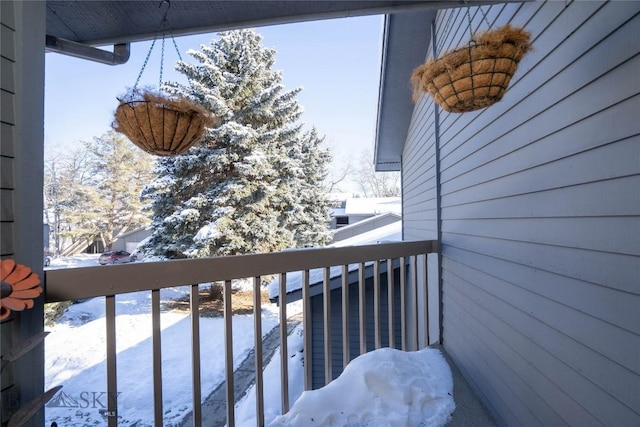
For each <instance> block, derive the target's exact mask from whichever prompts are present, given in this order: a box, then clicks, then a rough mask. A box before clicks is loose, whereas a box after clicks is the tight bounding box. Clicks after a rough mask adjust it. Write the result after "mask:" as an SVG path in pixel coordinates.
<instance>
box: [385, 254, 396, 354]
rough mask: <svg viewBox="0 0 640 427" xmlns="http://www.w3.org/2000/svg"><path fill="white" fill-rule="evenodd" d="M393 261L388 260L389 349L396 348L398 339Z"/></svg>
mask: <svg viewBox="0 0 640 427" xmlns="http://www.w3.org/2000/svg"><path fill="white" fill-rule="evenodd" d="M393 276H394V275H393V260H392V259H390V258H387V301H388V302H389V303H388V307H387V310H388V317H389V347H390V348H396V338H395V329H394V328H395V321H394V318H393V313H394V310H393V301H394V300H393V294H394V292H393V290H394V289H393V287H394V285H395V281H394V277H393Z"/></svg>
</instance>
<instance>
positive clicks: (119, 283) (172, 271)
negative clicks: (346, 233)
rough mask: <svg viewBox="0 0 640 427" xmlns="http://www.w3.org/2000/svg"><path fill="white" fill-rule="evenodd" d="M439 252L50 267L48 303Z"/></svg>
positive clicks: (370, 250)
mask: <svg viewBox="0 0 640 427" xmlns="http://www.w3.org/2000/svg"><path fill="white" fill-rule="evenodd" d="M436 251H437V242H436V241H432V240H421V241H413V242H393V243H379V244H374V245H364V246H348V247H339V248H313V249H296V250H286V251H282V252H272V253H266V254H251V255H235V256H226V257H214V258H199V259H181V260H170V261H160V262H143V263H132V264H123V265H110V266H96V267H82V268H69V269H60V270H46V271H45V273H44V276H45V302H56V301H72V300H78V299H82V298H91V297H97V296H105V295H117V294H123V293H128V292H137V291H144V290H152V289H162V288H168V287H172V286H182V285H187V284H197V283H206V282H217V281H224V280H232V279H241V278H248V277H258V276H266V275H270V274H277V273H286V272H289V271H302V270H311V269H314V268H323V267H331V266H336V265H346V264H354V263H359V262H366V261H373V260H382V259H388V258H399V257H402V256H412V255H422V254H427V253H433V252H436Z"/></svg>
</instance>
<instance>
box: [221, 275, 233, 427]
mask: <svg viewBox="0 0 640 427" xmlns="http://www.w3.org/2000/svg"><path fill="white" fill-rule="evenodd" d="M223 301H224V365H225V383H226V391H227V393H226V394H227V399H226V400H227V426H229V427H234V426H235V425H236V420H235V397H234V396H235V394H234V387H233V311H232V308H231V280H225V281H224V288H223Z"/></svg>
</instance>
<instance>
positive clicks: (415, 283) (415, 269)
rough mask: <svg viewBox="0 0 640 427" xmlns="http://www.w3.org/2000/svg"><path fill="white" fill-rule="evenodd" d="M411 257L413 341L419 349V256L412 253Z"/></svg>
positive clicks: (415, 347) (416, 348)
mask: <svg viewBox="0 0 640 427" xmlns="http://www.w3.org/2000/svg"><path fill="white" fill-rule="evenodd" d="M409 259H410V261H409V262H410V263H411V288H412V289H413V316H414V318H413V326H414V334H413V341H414V342H415V345H414V347H413V349H414V350H418V349H419V348H420V322H418V318H419V317H420V315H419V314H418V257H417V256H416V255H411V257H410V258H409Z"/></svg>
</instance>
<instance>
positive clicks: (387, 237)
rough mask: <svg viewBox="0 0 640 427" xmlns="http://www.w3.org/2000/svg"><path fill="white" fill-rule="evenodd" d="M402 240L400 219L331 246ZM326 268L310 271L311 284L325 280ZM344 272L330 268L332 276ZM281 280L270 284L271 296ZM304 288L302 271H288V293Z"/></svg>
mask: <svg viewBox="0 0 640 427" xmlns="http://www.w3.org/2000/svg"><path fill="white" fill-rule="evenodd" d="M400 241H402V221H400V220H398V221H396V222H394V223H392V224H389V225H385V226H384V227H380V228H376V229H375V230H371V231H368V232H366V233H362V234H359V235H357V236H354V237H350V238H348V239H345V240H341V241H339V242H336V243H334V244H332V245H329V247H333V248H342V247H345V246H360V245H374V244H377V243H387V242H400ZM357 268H358V264H351V265H349V271H353V270H356V269H357ZM323 274H324V269H322V268H316V269H314V270H310V271H309V284H311V285H313V284H316V283H320V282H322V280H323ZM340 274H342V267H341V266H335V267H331V269H330V277H331V278H334V277H338V276H340ZM279 285H280V281H279V279H278V278H276V279H275V280H273V281H272V282H271V283H270V284H269V298H270V299H275V298H278V296H279V289H278V287H279ZM301 288H302V272H300V271H293V272H289V273H287V293H291V292H295V291H297V290H299V289H301Z"/></svg>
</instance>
